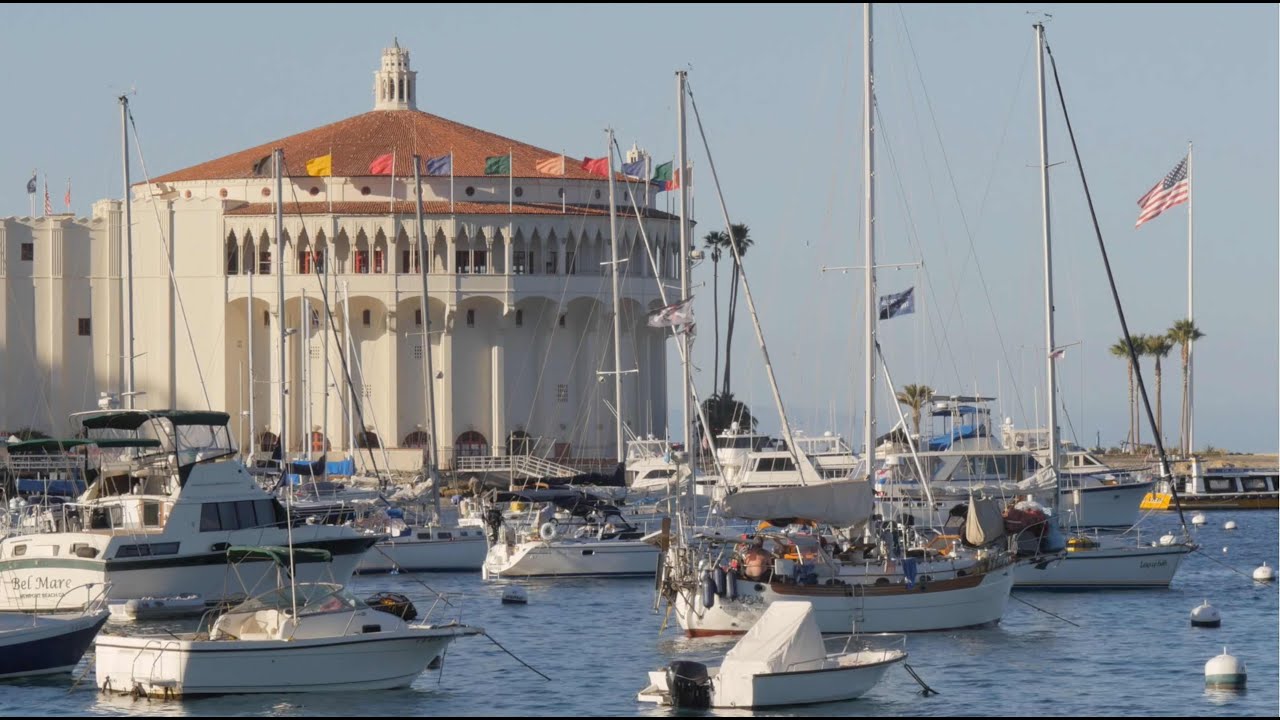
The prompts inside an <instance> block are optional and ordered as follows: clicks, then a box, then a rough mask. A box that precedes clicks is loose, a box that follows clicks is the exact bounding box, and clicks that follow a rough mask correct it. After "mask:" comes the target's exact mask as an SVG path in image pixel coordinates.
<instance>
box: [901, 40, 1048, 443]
mask: <svg viewBox="0 0 1280 720" xmlns="http://www.w3.org/2000/svg"><path fill="white" fill-rule="evenodd" d="M902 27H903V31H904V33H905V35H906V38H907V46H908V47H909V48H910V49H911V54H912V57H913V58H915V60H916V67H917V68H919V57H918V56H917V54H916V50H915V44H914V43H913V42H912V40H911V31H910V29H909V28H908V27H907V25H906V19H905V17H904V18H903V25H902ZM1026 68H1027V64H1026V61H1025V60H1024V62H1023V65H1022V69H1021V70H1019V71H1018V84H1017V86H1016V87H1021V86H1022V77H1023V74H1024V73H1025V72H1026ZM917 77H918V78H919V81H920V88H921V90H922V91H923V92H924V100H925V106H926V107H927V108H928V109H929V116H930V118H931V120H932V122H933V128H934V133H935V135H936V136H937V138H938V144H939V149H940V151H941V153H942V159H943V165H944V166H945V167H946V171H947V177H948V179H949V180H950V182H951V190H952V194H953V195H954V196H955V199H956V208H957V211H958V212H959V213H960V222H961V225H962V226H963V227H964V233H965V237H966V238H967V240H968V242H969V253H968V255H966V256H965V261H964V265H963V267H962V268H961V274H963V273H964V272H965V270H967V268H968V264H969V260H970V259H972V260H973V261H974V267H975V268H976V269H977V271H978V279H979V281H980V282H981V284H982V291H983V296H984V297H985V298H986V301H987V308H988V310H989V311H990V312H991V324H992V327H993V328H994V329H995V331H996V338H997V340H998V341H999V344H1000V353H1001V355H1002V357H1003V359H1004V363H1005V367H1007V368H1009V369H1010V372H1011V374H1012V368H1013V364H1012V363H1011V362H1010V360H1009V351H1008V349H1007V346H1006V343H1005V340H1004V333H1003V332H1001V330H1000V322H999V320H997V319H996V312H995V304H994V303H993V302H992V300H991V290H990V287H989V286H988V284H987V280H986V275H985V274H984V273H983V272H982V264H981V263H980V262H978V261H977V260H978V250H977V246H976V245H975V244H974V238H973V231H972V230H971V229H970V227H969V220H968V217H967V216H966V215H965V212H964V206H963V205H962V204H961V203H960V192H959V188H958V187H957V186H956V180H955V173H954V172H953V171H952V169H951V160H950V158H949V157H948V156H947V151H946V148H945V146H943V145H942V133H941V130H940V129H939V127H938V119H937V115H936V113H935V112H934V110H933V102H932V101H931V100H930V99H929V92H928V88H926V87H925V84H924V75H923V74H922V73H917ZM1012 117H1013V101H1012V100H1011V101H1010V107H1009V114H1008V116H1007V119H1006V123H1005V128H1004V130H1003V131H1002V132H1001V136H1000V143H999V144H998V145H997V151H996V158H995V159H993V164H992V172H991V176H990V177H989V178H988V181H987V187H986V190H984V192H983V199H982V203H981V204H980V205H979V208H978V218H977V220H978V222H979V224H981V221H982V217H983V214H984V213H985V209H986V203H987V198H988V197H989V195H990V191H991V185H992V184H993V182H994V179H995V166H996V165H995V164H996V162H997V161H998V158H999V149H1000V148H1002V147H1003V146H1004V138H1005V137H1006V135H1007V133H1008V129H1009V125H1010V123H1011V122H1012ZM959 288H960V286H959V285H957V287H956V295H957V297H958V295H959ZM952 305H953V309H954V307H958V306H959V303H957V302H955V301H954V300H953V302H952ZM1011 383H1012V385H1013V392H1014V397H1015V398H1016V399H1017V401H1018V409H1019V410H1020V411H1021V412H1022V415H1023V417H1024V418H1025V417H1026V408H1025V407H1024V405H1023V401H1022V393H1021V391H1020V390H1019V388H1018V384H1017V381H1016V380H1011Z"/></svg>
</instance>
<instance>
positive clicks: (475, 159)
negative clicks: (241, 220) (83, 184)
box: [152, 110, 604, 182]
mask: <svg viewBox="0 0 1280 720" xmlns="http://www.w3.org/2000/svg"><path fill="white" fill-rule="evenodd" d="M275 148H283V149H284V157H285V169H286V173H287V174H288V175H289V176H293V177H299V176H305V175H306V169H305V166H306V162H307V160H310V159H311V158H315V157H319V156H322V155H327V154H330V153H332V154H333V174H334V175H335V176H338V177H360V176H368V175H369V163H370V162H372V161H373V159H374V158H376V157H378V156H379V155H384V154H386V153H389V152H394V153H395V166H396V167H395V172H396V176H397V177H402V176H406V177H412V176H413V166H412V160H411V158H412V156H413V155H414V154H417V155H420V156H421V157H422V159H423V162H425V161H426V160H427V158H432V157H439V156H441V155H447V154H449V153H450V152H451V151H452V153H453V174H454V176H455V177H464V176H466V177H472V176H474V177H480V176H483V175H484V165H485V158H486V157H491V156H494V155H506V154H507V153H508V152H511V154H512V156H513V160H514V162H513V166H512V174H513V175H514V176H515V177H519V178H544V179H546V178H555V177H566V178H570V179H574V180H590V179H597V180H604V178H601V177H600V176H598V175H591V174H590V173H587V172H586V171H585V170H582V169H581V168H580V167H579V165H580V164H581V161H580V160H578V159H575V158H571V157H568V158H566V160H565V174H564V175H562V176H561V175H546V174H543V173H539V172H538V171H537V170H536V169H535V165H536V164H537V163H538V162H541V161H543V160H547V159H550V158H556V157H559V156H560V153H557V152H552V151H550V150H543V149H542V148H538V147H534V146H532V145H527V144H525V143H522V142H517V141H515V140H511V139H508V138H504V137H502V136H501V135H495V134H493V133H490V132H485V131H484V130H478V129H476V128H473V127H469V126H467V125H463V124H461V123H457V122H454V121H452V120H446V119H444V118H442V117H439V116H436V115H431V114H429V113H424V112H419V111H417V110H374V111H372V112H367V113H364V114H363V115H356V116H355V117H350V118H347V119H346V120H340V121H338V122H336V123H332V124H330V125H324V126H322V127H318V128H315V129H314V130H308V131H306V132H302V133H298V134H297V135H291V136H289V137H287V138H284V139H282V140H275V141H272V142H268V143H264V144H262V145H258V146H256V147H252V148H249V149H248V150H241V151H240V152H237V153H232V154H230V155H226V156H224V157H220V158H218V159H216V160H210V161H208V162H205V163H201V164H199V165H193V166H191V167H189V168H186V169H183V170H178V171H176V172H171V173H169V174H167V175H162V176H160V177H158V178H155V179H153V180H152V182H182V181H188V180H223V179H235V178H248V177H254V172H253V167H254V164H255V163H257V162H258V161H259V160H261V159H262V158H263V157H265V156H268V155H270V154H271V151H272V150H274V149H275ZM267 174H270V170H268V173H267ZM502 177H505V174H504V175H503V176H502Z"/></svg>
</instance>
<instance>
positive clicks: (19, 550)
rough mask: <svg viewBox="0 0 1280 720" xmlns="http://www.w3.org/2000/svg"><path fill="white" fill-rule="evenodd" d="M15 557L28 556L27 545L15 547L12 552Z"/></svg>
mask: <svg viewBox="0 0 1280 720" xmlns="http://www.w3.org/2000/svg"><path fill="white" fill-rule="evenodd" d="M12 554H13V557H22V556H23V555H26V554H27V546H26V545H14V546H13V551H12Z"/></svg>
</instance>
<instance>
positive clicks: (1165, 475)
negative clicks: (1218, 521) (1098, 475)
mask: <svg viewBox="0 0 1280 720" xmlns="http://www.w3.org/2000/svg"><path fill="white" fill-rule="evenodd" d="M1041 37H1043V31H1042V33H1041ZM1044 49H1045V52H1046V53H1047V54H1048V55H1049V65H1050V66H1051V67H1052V68H1053V84H1054V86H1055V87H1056V88H1057V90H1058V102H1059V104H1060V105H1061V106H1062V119H1063V121H1064V122H1065V123H1066V126H1067V135H1068V137H1070V138H1071V151H1072V153H1073V154H1074V155H1075V160H1076V169H1077V170H1079V171H1080V184H1081V185H1082V186H1083V187H1084V197H1085V200H1086V201H1087V202H1088V204H1089V218H1090V219H1091V220H1092V221H1093V232H1094V235H1095V236H1096V237H1097V238H1098V250H1099V252H1101V253H1102V265H1103V267H1104V268H1105V269H1106V271H1107V283H1108V284H1109V285H1110V287H1111V298H1112V299H1113V300H1114V301H1115V306H1116V315H1117V316H1119V319H1120V329H1121V330H1123V331H1124V337H1125V340H1126V343H1125V344H1126V345H1128V346H1129V357H1130V358H1131V359H1132V360H1133V364H1134V375H1135V376H1137V379H1138V390H1139V392H1140V393H1141V394H1142V405H1143V407H1144V408H1145V409H1146V411H1147V422H1149V423H1151V432H1152V433H1153V434H1154V435H1155V444H1156V450H1157V451H1158V452H1159V453H1160V477H1161V478H1162V479H1167V480H1169V483H1168V485H1169V490H1170V492H1171V493H1172V495H1173V502H1174V505H1175V506H1176V507H1177V508H1178V521H1179V522H1181V523H1182V533H1183V535H1184V536H1189V535H1190V532H1188V530H1187V518H1186V516H1185V515H1184V514H1183V512H1182V501H1181V499H1180V498H1179V497H1178V483H1176V482H1173V473H1172V471H1171V470H1170V469H1169V457H1168V456H1167V455H1166V454H1165V451H1164V439H1163V438H1161V437H1160V431H1159V430H1157V428H1159V427H1160V426H1159V424H1157V423H1156V416H1155V413H1154V412H1152V410H1151V398H1150V397H1149V396H1148V395H1147V386H1146V384H1145V383H1144V382H1143V380H1142V365H1141V363H1139V362H1138V349H1137V347H1135V345H1134V340H1133V336H1132V335H1130V334H1129V323H1128V322H1126V321H1125V317H1124V307H1123V306H1121V304H1120V291H1119V290H1118V289H1116V280H1115V277H1114V276H1113V275H1112V274H1111V260H1110V259H1108V257H1107V246H1106V243H1104V242H1103V241H1102V228H1101V226H1099V225H1098V212H1097V210H1096V209H1095V208H1094V206H1093V195H1091V194H1090V193H1089V181H1088V180H1087V179H1085V175H1084V161H1083V160H1081V159H1080V147H1079V146H1078V145H1076V133H1075V130H1074V129H1073V128H1072V126H1071V116H1070V115H1069V114H1068V113H1067V98H1066V96H1065V95H1064V94H1063V92H1062V78H1061V77H1059V76H1058V61H1057V60H1056V59H1055V58H1054V57H1053V51H1052V50H1050V49H1049V42H1048V41H1047V40H1046V41H1045V44H1044Z"/></svg>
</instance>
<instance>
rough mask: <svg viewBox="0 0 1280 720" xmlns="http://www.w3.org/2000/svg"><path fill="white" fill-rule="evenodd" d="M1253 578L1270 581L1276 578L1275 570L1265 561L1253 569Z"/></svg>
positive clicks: (1259, 580)
mask: <svg viewBox="0 0 1280 720" xmlns="http://www.w3.org/2000/svg"><path fill="white" fill-rule="evenodd" d="M1253 579H1254V580H1257V581H1258V582H1271V581H1272V580H1275V579H1276V570H1275V568H1273V567H1271V566H1270V565H1268V564H1266V563H1265V562H1264V563H1262V566H1261V567H1258V568H1255V569H1254V571H1253Z"/></svg>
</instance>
